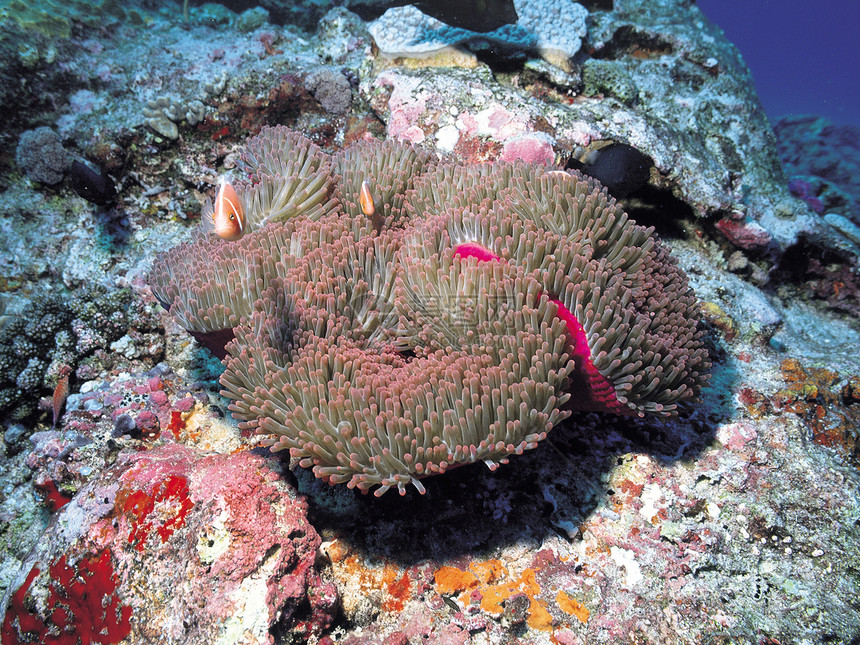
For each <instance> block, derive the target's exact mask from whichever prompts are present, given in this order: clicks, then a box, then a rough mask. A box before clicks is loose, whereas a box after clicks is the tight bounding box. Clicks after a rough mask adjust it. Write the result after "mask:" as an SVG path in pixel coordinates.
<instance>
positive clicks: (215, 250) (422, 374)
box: [150, 127, 710, 495]
mask: <svg viewBox="0 0 860 645" xmlns="http://www.w3.org/2000/svg"><path fill="white" fill-rule="evenodd" d="M242 167H243V169H244V170H245V172H246V173H247V176H248V179H247V180H246V181H245V182H242V183H240V184H239V185H237V190H238V191H239V195H240V199H242V200H243V205H244V207H245V212H246V215H247V217H248V222H249V224H250V226H249V228H250V233H248V234H246V235H245V236H244V237H242V238H241V239H239V240H237V241H234V242H225V241H224V240H221V239H217V238H215V236H212V235H209V236H202V235H201V236H198V238H197V239H196V240H195V241H194V242H192V243H190V244H183V245H180V246H178V247H176V248H174V249H172V250H171V251H169V252H167V253H165V254H162V255H161V256H160V257H159V258H158V259H157V260H156V263H155V265H154V267H153V270H152V273H151V275H150V284H151V285H152V288H153V291H154V292H155V294H156V296H157V297H158V299H159V300H160V301H161V302H162V303H163V304H164V305H165V306H166V307H168V308H169V310H170V312H171V313H172V314H173V315H174V317H175V318H176V319H177V320H178V321H179V322H180V323H181V324H182V325H183V326H184V327H185V328H186V329H188V330H189V331H191V332H192V333H194V334H195V335H196V336H197V337H198V338H200V339H201V340H203V341H204V342H206V343H207V344H208V346H210V347H213V348H214V349H215V351H219V350H220V351H221V355H222V356H224V361H223V362H224V365H225V367H226V369H225V372H224V374H223V375H222V377H221V383H222V385H223V387H224V390H223V393H224V395H225V396H227V397H229V398H230V399H232V404H231V405H230V409H231V411H232V412H233V415H234V416H235V417H236V418H237V419H239V421H240V427H241V428H242V429H243V430H250V431H254V432H256V433H258V434H261V435H265V436H266V437H268V441H269V443H270V445H271V447H272V449H273V450H289V451H290V455H291V456H292V457H293V458H295V459H297V460H298V462H299V463H300V464H301V465H302V466H304V467H307V468H312V469H313V472H314V474H315V475H316V476H317V477H320V478H322V479H324V480H327V481H328V482H330V483H333V484H335V483H346V484H347V485H348V486H349V487H357V488H359V489H360V490H362V491H367V490H370V489H372V488H374V487H378V488H376V490H375V491H374V492H375V494H377V495H379V494H382V493H384V492H385V491H386V490H388V489H390V488H397V489H398V490H399V491H400V493H401V494H403V493H404V492H405V488H406V486H407V485H409V484H412V485H414V486H415V487H416V488H417V489H418V490H419V491H421V492H423V491H424V486H423V485H422V483H421V481H420V480H421V478H423V477H424V476H427V475H433V474H437V473H442V472H445V470H447V469H448V468H450V467H452V466H455V465H459V464H465V463H471V462H475V461H479V460H480V461H483V462H484V463H486V464H487V465H488V466H489V467H490V468H495V467H496V466H498V464H500V463H505V462H506V461H507V459H508V457H509V456H510V455H512V454H520V453H522V452H523V451H524V450H528V449H532V448H535V447H536V446H537V444H538V442H540V441H541V440H542V439H544V438H545V437H546V434H547V432H549V431H550V430H551V429H552V428H553V427H554V426H555V425H556V424H558V423H559V422H560V421H561V420H563V419H564V418H566V417H567V416H568V415H569V414H570V411H571V410H601V411H608V412H613V413H622V414H632V415H639V416H643V415H645V414H657V415H669V414H674V413H675V412H676V411H677V410H678V407H679V406H680V405H683V404H685V403H688V402H691V401H694V400H695V399H696V397H697V394H698V392H699V390H700V388H701V386H702V385H703V383H704V382H705V380H706V378H707V371H708V369H709V367H710V364H709V362H708V357H707V352H706V350H705V349H704V346H703V341H702V331H701V330H700V329H699V324H698V318H699V311H698V307H697V304H696V300H695V298H694V296H693V294H692V293H691V291H690V289H689V287H688V284H687V279H686V276H685V275H684V274H683V272H682V271H681V270H680V269H679V268H678V267H677V266H676V264H675V262H674V260H673V259H672V258H671V257H670V255H669V252H668V250H667V249H666V248H665V247H664V246H663V245H662V244H661V243H660V242H659V241H658V240H657V239H656V238H655V236H654V235H653V229H647V228H645V227H642V226H638V225H636V224H635V223H633V222H632V221H630V220H629V218H628V217H627V215H626V214H625V213H624V212H623V211H622V210H621V207H620V206H619V205H618V204H617V203H616V202H615V200H614V199H612V198H611V197H610V196H609V195H608V194H607V193H606V192H605V191H604V190H602V189H601V187H600V185H599V184H597V183H595V182H594V181H593V180H591V179H588V178H586V177H583V176H582V175H579V174H577V173H569V172H566V171H562V170H559V169H557V168H553V167H552V166H548V165H532V164H526V163H523V162H515V163H506V162H498V163H495V164H470V165H465V166H455V165H450V164H438V165H436V164H434V163H432V162H431V161H430V159H429V158H428V157H427V156H425V155H424V154H423V153H421V152H419V151H416V150H415V149H414V148H411V147H407V146H405V145H401V144H395V143H393V142H391V141H389V142H386V143H380V142H362V143H360V144H358V145H356V146H353V147H351V148H348V149H346V150H344V151H341V152H338V153H336V154H334V155H332V156H329V155H327V154H325V153H324V152H323V151H322V150H320V149H319V148H317V147H316V146H314V145H313V144H312V143H310V142H309V141H307V140H305V139H303V138H302V137H300V136H299V135H296V134H294V133H291V132H289V131H288V130H286V129H285V128H280V127H279V128H269V129H264V130H263V131H262V132H261V133H260V135H258V136H257V137H255V138H253V139H252V140H251V141H249V143H248V146H247V151H246V153H245V155H244V157H243V164H242ZM365 181H366V182H367V183H368V186H369V188H370V191H371V194H372V195H373V199H374V209H373V210H374V211H375V214H376V215H375V219H374V221H371V218H369V217H368V216H367V215H365V211H364V210H363V209H362V207H361V205H360V199H359V192H360V187H361V184H362V182H365ZM231 339H232V340H231ZM225 343H226V347H224V344H225Z"/></svg>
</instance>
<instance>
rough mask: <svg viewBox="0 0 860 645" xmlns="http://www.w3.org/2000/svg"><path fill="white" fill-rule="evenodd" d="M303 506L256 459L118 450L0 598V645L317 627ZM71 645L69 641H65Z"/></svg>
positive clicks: (211, 636) (322, 614)
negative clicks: (29, 639)
mask: <svg viewBox="0 0 860 645" xmlns="http://www.w3.org/2000/svg"><path fill="white" fill-rule="evenodd" d="M306 509H307V507H306V504H305V502H304V501H303V500H302V499H301V498H300V497H299V496H298V495H297V494H296V492H295V489H293V488H292V487H291V486H290V485H289V484H288V483H286V482H285V480H284V479H283V477H282V476H281V474H280V473H279V472H277V471H276V470H273V468H272V464H271V462H270V461H268V460H267V459H266V458H264V457H262V456H258V455H254V454H252V453H249V452H239V453H236V454H232V455H217V454H212V453H208V454H207V453H204V452H201V451H199V450H194V449H191V448H188V447H185V446H182V445H179V444H166V445H162V446H160V447H157V448H153V449H152V450H149V451H147V452H142V453H125V454H124V455H122V456H121V457H120V458H119V459H118V461H117V463H116V464H115V465H114V466H113V467H111V468H109V469H107V470H105V471H104V472H103V473H101V475H100V476H99V477H97V478H95V479H94V480H93V481H91V482H90V483H89V484H87V485H86V486H85V487H84V488H83V489H81V491H80V492H79V494H78V495H77V496H75V498H74V499H73V500H72V501H71V502H70V503H68V504H66V505H65V506H64V507H63V508H62V509H61V511H60V512H59V514H58V515H57V516H56V517H55V518H54V521H53V522H52V523H51V526H50V527H49V529H48V531H47V533H46V534H45V535H44V536H43V538H42V539H41V540H40V541H39V543H38V545H37V547H36V549H35V550H34V552H33V554H32V555H31V556H30V557H29V558H28V560H27V561H26V562H25V563H24V566H23V568H22V569H21V570H20V571H19V573H18V575H17V577H16V578H15V580H14V581H13V583H12V584H11V586H10V589H9V591H8V592H7V595H6V598H5V599H4V602H3V606H4V607H5V608H6V612H5V618H4V619H3V634H4V642H6V639H7V637H8V638H12V639H15V638H19V639H22V640H21V642H23V639H24V638H25V635H26V634H28V635H30V636H32V635H33V633H36V634H38V635H39V637H40V638H47V637H48V636H49V635H57V634H59V635H61V636H62V637H68V638H73V639H82V640H83V642H95V641H90V640H87V638H91V639H95V638H100V639H101V638H104V635H105V634H106V635H107V640H98V642H105V643H108V642H110V643H114V642H119V641H120V640H122V639H125V638H130V639H131V640H132V641H133V642H154V641H156V640H157V641H158V642H162V643H182V644H193V643H201V644H202V643H214V642H229V643H268V642H270V640H269V639H270V637H269V634H270V633H271V631H272V630H274V631H278V632H281V633H284V634H288V633H291V634H293V635H295V636H297V637H308V636H309V635H310V634H313V633H316V632H318V631H319V630H320V629H321V628H323V627H326V626H327V625H328V624H329V623H330V621H331V619H332V615H333V610H334V607H335V604H336V599H337V596H336V593H335V591H334V588H333V587H332V586H331V585H328V584H326V583H324V582H323V581H322V580H321V579H320V577H319V572H318V571H317V569H316V565H315V561H316V551H317V548H318V547H319V544H320V538H319V536H318V535H317V533H316V531H315V530H314V529H313V527H312V526H311V525H310V524H309V523H308V520H307V517H306ZM70 642H74V641H70Z"/></svg>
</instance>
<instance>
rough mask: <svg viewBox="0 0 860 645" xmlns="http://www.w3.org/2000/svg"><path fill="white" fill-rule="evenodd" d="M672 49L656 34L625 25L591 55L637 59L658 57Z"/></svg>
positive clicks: (670, 51) (602, 57)
mask: <svg viewBox="0 0 860 645" xmlns="http://www.w3.org/2000/svg"><path fill="white" fill-rule="evenodd" d="M673 51H674V49H673V47H672V45H671V43H669V42H667V41H665V40H663V39H662V38H660V37H658V36H653V35H650V34H645V33H642V32H640V31H637V30H636V29H635V28H634V27H631V26H629V25H626V26H624V27H621V28H619V29H618V31H616V32H615V33H614V34H613V35H612V38H611V39H610V40H609V42H607V43H606V44H605V45H604V46H603V47H601V48H600V49H598V50H595V51H594V53H593V54H592V56H593V57H594V58H597V59H605V60H614V59H618V58H625V57H628V56H630V57H632V58H639V59H643V60H644V59H650V58H660V57H661V56H667V55H669V54H671V53H672V52H673Z"/></svg>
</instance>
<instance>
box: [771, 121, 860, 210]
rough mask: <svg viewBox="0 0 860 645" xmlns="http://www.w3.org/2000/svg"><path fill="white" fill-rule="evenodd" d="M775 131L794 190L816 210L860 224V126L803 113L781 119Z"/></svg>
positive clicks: (781, 157)
mask: <svg viewBox="0 0 860 645" xmlns="http://www.w3.org/2000/svg"><path fill="white" fill-rule="evenodd" d="M773 131H774V133H775V134H776V138H777V151H778V152H779V157H780V160H781V161H782V163H783V166H784V167H785V171H786V174H787V175H788V177H789V179H790V180H791V182H790V187H791V189H792V193H793V194H795V195H796V196H797V197H800V198H801V199H803V200H804V201H806V202H807V203H809V205H810V207H811V208H812V209H813V210H814V211H815V212H817V213H837V214H839V215H842V216H844V217H847V218H848V219H850V220H852V221H853V222H854V224H860V179H858V177H860V130H858V128H856V127H855V126H850V125H845V126H837V125H835V124H834V123H832V122H830V121H828V120H827V119H824V118H821V117H816V116H811V115H803V116H792V117H786V118H784V119H782V120H780V121H779V123H777V124H776V125H775V126H774V127H773Z"/></svg>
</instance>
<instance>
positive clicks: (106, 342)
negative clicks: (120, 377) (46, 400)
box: [0, 286, 156, 421]
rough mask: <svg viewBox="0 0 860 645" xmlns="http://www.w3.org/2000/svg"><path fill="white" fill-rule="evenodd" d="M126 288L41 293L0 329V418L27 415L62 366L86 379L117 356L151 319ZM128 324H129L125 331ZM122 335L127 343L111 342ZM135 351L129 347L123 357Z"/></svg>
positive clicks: (145, 329) (139, 337)
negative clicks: (71, 293) (73, 293)
mask: <svg viewBox="0 0 860 645" xmlns="http://www.w3.org/2000/svg"><path fill="white" fill-rule="evenodd" d="M132 303H133V298H132V294H131V292H130V291H129V290H127V289H110V290H109V289H107V288H105V287H100V286H94V287H91V288H89V289H86V290H82V291H81V292H79V293H78V294H77V296H76V297H75V298H71V299H70V298H68V297H65V296H62V295H60V294H58V293H51V292H47V293H45V294H42V295H40V296H37V297H35V298H33V299H32V300H31V301H30V302H29V303H28V305H27V306H26V307H25V308H24V310H23V311H21V312H20V313H19V314H17V315H15V316H10V318H9V320H8V321H7V322H6V324H5V325H4V326H3V328H2V329H0V418H3V419H7V418H8V419H11V420H16V421H20V420H22V419H25V418H27V417H29V416H31V415H33V414H34V413H35V412H36V411H37V409H38V404H39V399H40V397H41V396H44V395H46V394H48V393H49V392H50V391H51V390H53V389H54V386H55V385H56V384H57V379H58V374H59V372H60V370H61V369H62V368H63V367H64V366H65V367H66V368H71V369H72V370H77V373H78V377H79V378H82V379H89V378H91V377H92V376H94V375H96V374H99V373H101V372H104V371H106V370H107V369H110V367H111V366H113V365H115V364H117V362H121V361H122V360H123V357H122V352H123V351H124V350H125V349H126V347H128V349H129V350H132V348H131V347H130V346H129V345H134V341H132V340H131V336H128V334H131V335H133V336H136V337H137V340H138V342H142V343H144V344H145V343H146V342H147V341H145V340H144V337H145V336H146V333H147V332H148V331H149V330H150V329H153V328H154V326H155V324H156V323H155V320H154V319H153V317H152V315H151V313H149V312H147V311H146V309H145V307H142V306H141V305H140V303H135V304H134V305H132ZM129 327H134V328H135V329H133V330H130V329H129ZM125 336H128V338H129V341H130V342H129V343H120V344H118V345H117V344H115V342H116V341H119V340H120V339H122V338H123V337H125ZM134 356H138V357H140V352H139V350H137V353H135V351H133V350H132V351H131V353H130V355H129V356H128V358H131V357H134Z"/></svg>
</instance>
